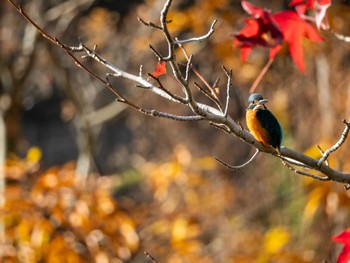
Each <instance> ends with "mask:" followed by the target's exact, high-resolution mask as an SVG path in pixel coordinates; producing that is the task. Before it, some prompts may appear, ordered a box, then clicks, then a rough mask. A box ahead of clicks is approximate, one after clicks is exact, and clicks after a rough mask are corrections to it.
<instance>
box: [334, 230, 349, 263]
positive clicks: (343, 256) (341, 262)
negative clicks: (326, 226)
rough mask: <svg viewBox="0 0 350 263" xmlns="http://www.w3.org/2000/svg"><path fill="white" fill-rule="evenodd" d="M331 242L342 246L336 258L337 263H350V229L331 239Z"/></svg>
mask: <svg viewBox="0 0 350 263" xmlns="http://www.w3.org/2000/svg"><path fill="white" fill-rule="evenodd" d="M332 240H333V241H335V242H337V243H341V244H344V247H343V250H342V251H341V252H340V254H339V256H338V260H337V263H348V262H349V261H350V229H346V230H345V231H343V232H342V233H340V234H339V235H337V236H334V237H332Z"/></svg>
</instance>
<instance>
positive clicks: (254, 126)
mask: <svg viewBox="0 0 350 263" xmlns="http://www.w3.org/2000/svg"><path fill="white" fill-rule="evenodd" d="M246 122H247V126H248V129H249V131H250V132H251V134H253V136H254V138H255V139H256V140H258V141H260V142H261V143H262V144H263V145H264V146H265V147H269V146H270V138H269V135H268V132H267V130H266V129H264V128H263V127H262V126H261V124H260V121H259V120H258V119H257V117H256V111H254V110H251V109H248V110H247V112H246Z"/></svg>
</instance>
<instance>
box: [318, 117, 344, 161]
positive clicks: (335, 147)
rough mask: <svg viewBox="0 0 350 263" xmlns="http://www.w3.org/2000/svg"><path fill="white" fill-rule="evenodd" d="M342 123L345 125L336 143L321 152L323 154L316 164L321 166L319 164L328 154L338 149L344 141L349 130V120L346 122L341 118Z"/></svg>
mask: <svg viewBox="0 0 350 263" xmlns="http://www.w3.org/2000/svg"><path fill="white" fill-rule="evenodd" d="M343 123H344V124H345V125H346V127H345V129H344V131H343V133H342V135H341V137H340V139H339V140H338V141H337V142H336V144H334V145H333V146H332V147H331V148H329V149H328V150H326V151H325V153H324V154H323V156H322V157H321V158H320V160H318V162H317V165H318V166H321V164H322V163H323V162H324V161H325V160H327V158H328V157H329V155H330V154H331V153H332V152H335V151H336V150H338V149H339V147H340V146H342V144H343V143H344V142H345V140H346V138H347V137H348V134H349V130H350V122H347V121H346V120H343Z"/></svg>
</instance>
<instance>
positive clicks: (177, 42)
mask: <svg viewBox="0 0 350 263" xmlns="http://www.w3.org/2000/svg"><path fill="white" fill-rule="evenodd" d="M216 22H217V20H216V19H215V20H214V21H213V23H212V24H211V26H210V29H209V31H208V33H207V34H205V35H203V36H201V37H193V38H189V39H183V40H178V39H177V40H175V41H174V44H185V43H190V42H198V41H202V40H205V39H208V38H209V37H210V36H211V35H212V34H213V33H214V26H215V24H216Z"/></svg>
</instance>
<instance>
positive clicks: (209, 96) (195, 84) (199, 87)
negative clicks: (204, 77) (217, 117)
mask: <svg viewBox="0 0 350 263" xmlns="http://www.w3.org/2000/svg"><path fill="white" fill-rule="evenodd" d="M194 86H195V87H196V88H197V89H198V90H199V91H201V92H202V93H203V94H204V95H205V96H206V97H207V98H209V99H210V100H211V101H213V102H214V103H215V104H216V106H217V107H218V108H219V110H220V111H221V112H223V109H222V106H221V104H220V102H219V101H218V100H217V99H215V98H214V97H213V96H211V94H210V93H209V92H208V91H207V90H205V89H204V88H203V87H201V86H200V85H199V84H198V83H197V82H194Z"/></svg>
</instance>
